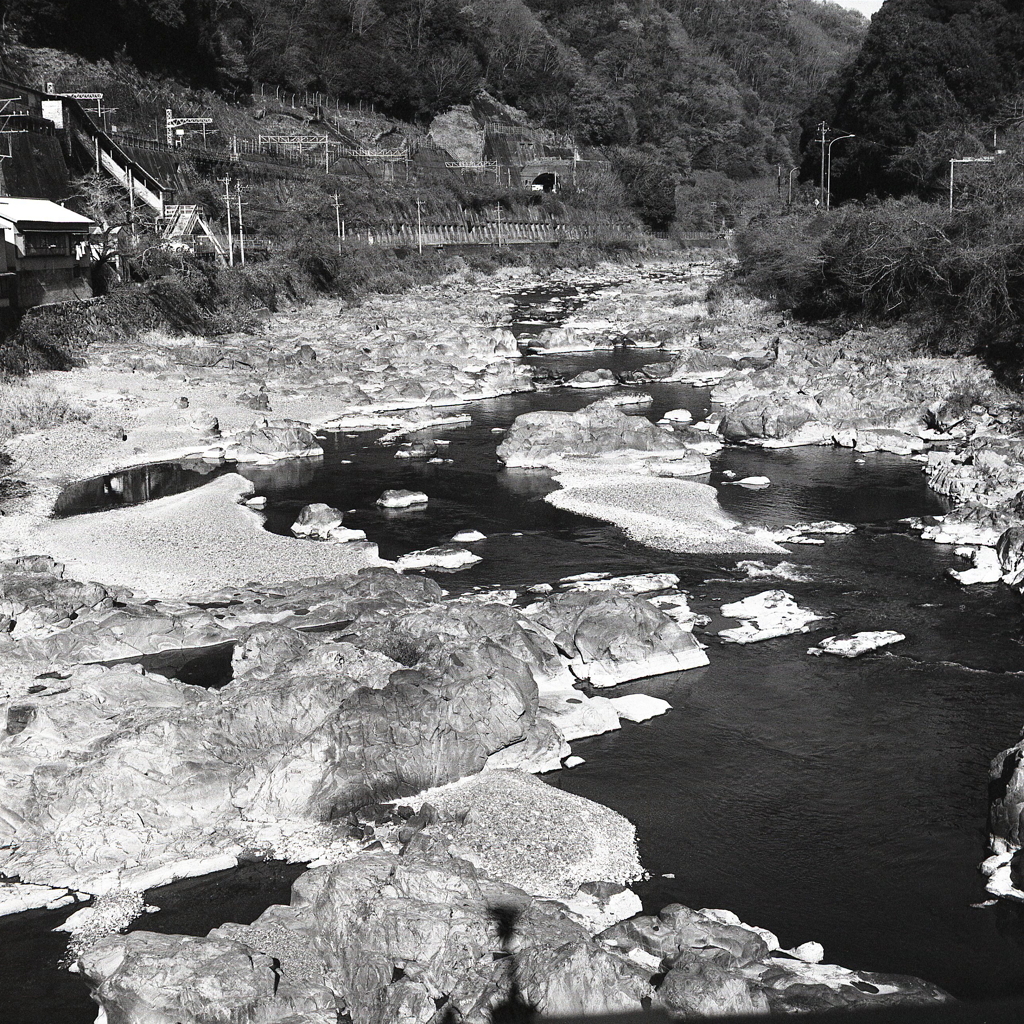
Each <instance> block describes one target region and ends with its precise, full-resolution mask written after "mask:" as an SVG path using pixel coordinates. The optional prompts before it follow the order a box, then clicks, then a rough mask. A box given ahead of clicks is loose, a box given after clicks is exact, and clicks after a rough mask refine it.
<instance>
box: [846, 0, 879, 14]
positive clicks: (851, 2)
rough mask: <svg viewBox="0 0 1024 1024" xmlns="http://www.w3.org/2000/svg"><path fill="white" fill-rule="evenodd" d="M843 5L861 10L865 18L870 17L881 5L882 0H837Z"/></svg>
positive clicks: (854, 9)
mask: <svg viewBox="0 0 1024 1024" xmlns="http://www.w3.org/2000/svg"><path fill="white" fill-rule="evenodd" d="M836 2H837V3H838V4H839V5H840V6H842V7H849V8H850V10H851V11H860V13H861V14H863V15H864V17H865V18H870V17H871V15H872V14H874V13H875V11H877V10H878V8H879V7H881V6H882V0H836Z"/></svg>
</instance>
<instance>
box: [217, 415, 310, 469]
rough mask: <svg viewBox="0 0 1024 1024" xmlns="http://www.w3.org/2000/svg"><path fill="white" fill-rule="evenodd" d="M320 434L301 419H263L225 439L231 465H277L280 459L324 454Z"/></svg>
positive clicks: (226, 451)
mask: <svg viewBox="0 0 1024 1024" xmlns="http://www.w3.org/2000/svg"><path fill="white" fill-rule="evenodd" d="M323 453H324V450H323V448H322V447H321V446H320V442H319V441H318V440H317V438H316V435H315V434H314V433H313V432H312V431H311V430H310V429H309V425H308V424H306V423H299V422H298V421H297V420H277V421H275V422H270V421H268V420H262V421H260V422H259V423H254V424H253V425H252V426H251V427H250V428H249V429H248V430H245V431H243V432H242V433H239V434H233V435H232V436H231V437H230V438H227V439H226V440H225V445H224V458H225V459H227V460H228V461H229V462H255V463H258V464H262V463H270V462H277V461H278V460H280V459H296V458H309V457H317V456H321V455H323Z"/></svg>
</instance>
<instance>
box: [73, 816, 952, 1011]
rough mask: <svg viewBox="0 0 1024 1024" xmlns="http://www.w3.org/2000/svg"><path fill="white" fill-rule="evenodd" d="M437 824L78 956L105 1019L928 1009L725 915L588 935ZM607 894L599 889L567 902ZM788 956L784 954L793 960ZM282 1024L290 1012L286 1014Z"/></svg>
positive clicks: (929, 998)
mask: <svg viewBox="0 0 1024 1024" xmlns="http://www.w3.org/2000/svg"><path fill="white" fill-rule="evenodd" d="M459 832H460V827H459V826H458V825H457V824H455V823H451V822H447V821H442V822H440V823H439V824H438V825H436V826H432V827H430V828H428V829H426V830H424V831H422V832H420V833H419V834H418V835H417V836H415V837H414V838H413V839H412V840H411V841H409V842H408V843H407V844H406V846H405V848H404V851H403V852H402V853H400V854H396V853H391V852H387V851H378V852H371V851H366V852H363V853H361V854H359V855H358V856H357V857H355V858H353V859H351V860H348V861H344V862H341V863H338V864H335V865H333V866H325V867H319V868H314V869H312V870H310V871H308V872H306V874H304V875H303V876H302V877H301V878H300V879H299V880H298V881H297V882H296V883H295V885H294V887H293V891H292V899H291V904H290V905H289V906H287V907H285V906H273V907H270V908H269V909H268V910H267V911H265V912H264V913H263V914H262V915H261V916H260V917H259V918H258V919H257V920H256V921H255V922H254V923H253V924H251V925H237V924H227V925H224V926H222V927H220V928H218V929H215V930H214V931H213V932H211V933H210V934H209V935H208V936H206V937H205V938H200V937H193V936H180V935H174V936H168V935H156V934H153V933H150V932H145V931H137V932H133V933H131V934H129V935H126V936H109V937H107V938H104V939H101V940H100V941H99V942H97V943H95V944H94V945H92V946H91V947H90V948H87V949H86V950H85V951H84V952H83V953H82V954H81V956H80V958H79V966H80V969H81V971H82V973H83V976H84V977H85V978H86V980H87V981H88V982H89V984H90V985H91V987H92V989H93V994H94V997H95V998H96V999H97V1001H98V1002H99V1003H100V1005H101V1006H102V1007H103V1009H104V1010H105V1012H106V1014H107V1016H108V1018H109V1019H111V1020H117V1021H119V1022H121V1024H152V1022H154V1021H157V1020H171V1019H172V1020H175V1021H177V1022H179V1024H205V1022H207V1021H209V1020H211V1019H214V1018H216V1019H223V1020H228V1019H230V1020H253V1021H267V1022H272V1021H284V1020H285V1019H287V1020H289V1021H292V1020H316V1021H320V1020H324V1021H327V1020H333V1019H334V1018H335V1017H336V1016H337V1015H338V1014H339V1013H344V1014H347V1015H348V1017H349V1018H350V1019H351V1020H352V1021H353V1024H394V1022H402V1024H441V1022H442V1021H451V1020H456V1021H463V1022H466V1024H485V1022H487V1021H490V1020H492V1019H495V1017H498V1016H500V1015H502V1014H508V1013H513V1012H515V1011H516V1010H524V1009H526V1008H528V1007H532V1008H533V1010H534V1011H537V1012H539V1013H540V1014H542V1015H543V1016H545V1017H548V1016H565V1015H576V1016H584V1015H588V1016H589V1015H597V1014H607V1013H612V1012H627V1011H636V1010H640V1009H641V1008H642V1007H643V1006H644V1005H646V1004H647V1003H649V1002H651V1001H653V1002H654V1003H656V1004H657V1005H659V1006H661V1007H663V1008H665V1009H667V1010H668V1011H669V1012H670V1013H671V1014H672V1015H673V1016H680V1017H687V1016H695V1015H700V1016H722V1015H730V1014H736V1013H766V1012H769V1011H777V1012H792V1011H795V1010H821V1009H830V1008H832V1007H837V1006H863V1007H869V1006H890V1005H934V1004H936V1003H940V1002H942V1001H944V1000H945V999H946V998H947V997H946V996H945V994H944V993H943V992H941V990H939V989H937V988H935V987H934V986H930V985H927V984H926V983H924V982H921V981H918V980H917V979H913V978H905V977H898V976H888V975H878V974H868V973H864V972H854V971H847V970H844V969H843V968H839V967H833V966H830V965H824V964H813V963H806V962H804V961H801V960H799V959H797V958H794V957H793V956H791V955H787V954H785V953H783V952H781V951H780V950H779V948H778V940H777V939H775V936H773V935H771V933H769V932H765V931H763V930H761V929H755V928H751V927H750V926H747V925H744V924H742V923H740V922H739V920H738V919H737V918H735V917H734V916H733V915H730V914H728V913H726V912H724V911H692V910H689V909H688V908H686V907H683V906H680V905H673V906H671V907H667V908H665V910H663V911H662V913H661V914H660V915H659V917H658V918H650V917H639V918H634V919H632V920H629V921H626V922H624V923H621V924H616V925H613V926H612V927H611V928H609V929H607V930H605V931H603V932H600V933H599V934H597V935H596V936H595V935H594V934H593V931H595V930H596V929H595V928H594V927H593V926H592V925H591V926H588V925H587V923H586V922H585V921H584V920H582V919H580V918H579V917H578V916H577V915H576V914H575V913H574V912H573V910H572V909H571V908H572V907H573V906H574V905H575V902H576V901H575V900H573V899H570V900H567V901H566V902H565V903H560V902H557V901H551V900H541V899H537V898H536V897H535V896H534V895H533V894H531V893H530V892H529V891H528V890H524V889H522V888H517V887H515V886H513V885H510V884H508V883H506V882H503V881H497V880H496V879H495V878H494V877H493V876H490V875H489V874H488V873H487V872H486V871H484V870H481V869H480V868H478V867H474V866H472V865H471V864H469V863H468V862H467V861H465V860H463V859H461V858H460V857H457V856H453V855H452V853H451V852H450V851H449V849H447V848H446V845H445V838H446V837H447V836H455V837H457V836H458V834H459ZM610 890H614V886H609V885H608V884H607V883H604V882H603V881H601V880H596V881H595V882H594V883H590V884H588V885H586V886H583V887H581V890H580V895H581V896H582V895H584V894H585V893H586V894H591V893H594V894H596V893H601V892H608V891H610ZM796 952H799V951H796ZM291 1015H295V1016H291Z"/></svg>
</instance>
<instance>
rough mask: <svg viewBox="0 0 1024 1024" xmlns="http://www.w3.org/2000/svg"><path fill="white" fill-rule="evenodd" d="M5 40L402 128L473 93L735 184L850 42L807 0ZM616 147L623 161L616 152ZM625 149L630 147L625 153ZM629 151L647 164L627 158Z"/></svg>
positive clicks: (105, 1) (181, 9) (839, 15)
mask: <svg viewBox="0 0 1024 1024" xmlns="http://www.w3.org/2000/svg"><path fill="white" fill-rule="evenodd" d="M6 8H7V9H6V17H5V31H4V33H3V35H4V38H5V39H7V40H16V41H20V42H22V43H25V44H28V45H38V46H52V47H56V48H59V49H64V50H68V51H71V52H74V53H78V54H81V55H83V56H85V57H88V58H90V59H94V60H95V59H105V60H112V59H115V58H118V57H120V59H121V60H122V61H128V62H131V63H133V64H134V65H135V66H137V67H138V68H139V69H141V70H142V71H144V72H146V73H158V74H163V75H168V76H171V77H176V78H178V79H181V80H184V81H187V82H190V83H191V84H197V85H207V86H209V85H214V86H216V87H218V88H219V89H221V90H222V91H224V92H226V93H228V94H238V93H244V92H245V91H246V90H247V89H248V88H249V87H250V85H251V83H252V82H253V81H262V82H267V83H270V84H280V85H282V86H286V87H288V88H291V89H300V90H301V89H307V88H309V89H318V90H320V91H322V92H326V93H328V94H330V95H333V96H340V97H341V98H342V99H347V100H360V99H361V100H369V101H372V102H374V103H375V104H376V105H377V106H378V108H379V109H382V110H384V111H385V112H387V113H391V114H394V115H397V116H400V117H403V118H406V119H415V118H419V119H425V118H428V117H430V116H432V115H434V114H437V113H438V112H441V111H443V110H445V109H447V108H449V107H450V106H452V105H453V104H458V103H464V102H466V101H467V100H468V99H469V98H470V97H472V96H473V95H474V94H476V93H477V92H478V91H479V90H480V89H481V88H484V89H486V90H487V91H489V92H490V93H491V94H493V95H495V96H496V97H498V98H499V99H502V100H504V101H505V102H508V103H512V104H515V105H516V106H518V107H521V108H523V109H524V110H525V111H526V112H527V113H528V114H530V115H531V116H532V117H533V118H535V119H536V120H538V121H539V122H541V123H543V124H545V125H547V126H549V127H552V128H556V129H560V130H571V131H574V132H575V133H577V135H578V136H579V137H580V139H581V140H582V141H584V142H590V143H594V144H597V145H601V146H607V147H613V148H615V149H616V151H617V163H618V164H619V166H620V167H621V168H622V169H623V171H624V173H625V174H626V176H627V177H628V176H629V175H630V174H631V173H632V174H636V173H638V172H637V170H636V168H637V165H638V164H641V165H643V164H650V163H651V162H652V160H653V162H654V163H656V164H657V165H658V166H659V168H660V170H661V176H662V177H665V176H668V177H670V178H673V179H675V180H678V178H679V176H682V175H686V174H688V173H689V172H690V171H691V170H695V171H707V172H712V173H717V174H721V175H723V176H725V177H726V178H729V179H732V180H744V179H749V178H752V177H756V176H759V175H764V174H765V173H767V172H768V171H769V170H772V171H774V168H775V165H776V164H778V163H782V164H783V165H791V163H792V160H793V155H792V154H793V153H794V152H795V146H796V143H797V133H798V119H799V115H800V113H801V112H802V111H803V110H804V108H805V107H806V106H807V105H808V103H810V102H811V100H812V98H813V97H815V96H816V95H817V94H818V93H819V91H820V90H821V88H822V87H823V86H824V85H825V83H826V82H827V81H828V80H829V78H830V77H831V76H833V75H834V74H835V73H836V72H837V71H838V70H839V69H840V68H841V67H842V66H843V65H844V64H845V63H846V62H848V61H849V60H850V59H851V58H852V56H853V54H854V52H855V50H856V47H857V46H858V45H859V43H860V40H861V38H862V36H863V31H864V28H865V26H866V23H865V22H864V20H863V19H862V18H861V17H860V16H859V15H856V14H854V13H852V12H850V11H847V10H845V9H844V8H841V7H839V6H838V5H836V4H833V3H821V2H818V0H591V2H587V3H578V2H575V0H573V2H569V0H530V2H529V3H527V2H523V0H468V2H464V0H7V3H6ZM624 150H625V151H624ZM630 151H632V152H630ZM638 154H642V156H640V155H638Z"/></svg>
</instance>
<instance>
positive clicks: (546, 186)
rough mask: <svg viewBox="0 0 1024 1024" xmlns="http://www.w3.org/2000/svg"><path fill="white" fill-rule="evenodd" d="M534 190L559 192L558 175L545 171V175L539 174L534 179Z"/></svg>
mask: <svg viewBox="0 0 1024 1024" xmlns="http://www.w3.org/2000/svg"><path fill="white" fill-rule="evenodd" d="M533 190H534V191H535V192H557V191H558V175H557V174H555V173H553V172H551V171H545V172H544V173H543V174H538V175H537V177H536V178H534V179H533Z"/></svg>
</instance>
